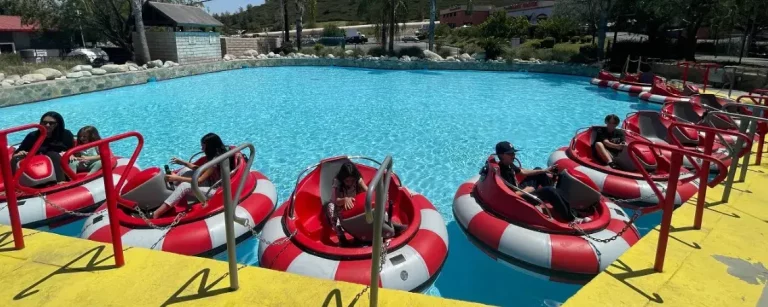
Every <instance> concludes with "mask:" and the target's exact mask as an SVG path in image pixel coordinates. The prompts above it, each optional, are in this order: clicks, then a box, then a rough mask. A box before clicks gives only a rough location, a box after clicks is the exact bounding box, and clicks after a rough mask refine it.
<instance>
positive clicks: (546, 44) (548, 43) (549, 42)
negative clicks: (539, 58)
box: [541, 36, 555, 48]
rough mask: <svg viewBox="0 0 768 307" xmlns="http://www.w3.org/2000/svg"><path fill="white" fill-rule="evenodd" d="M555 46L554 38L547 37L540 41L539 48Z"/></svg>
mask: <svg viewBox="0 0 768 307" xmlns="http://www.w3.org/2000/svg"><path fill="white" fill-rule="evenodd" d="M554 46H555V38H554V37H551V36H550V37H547V38H545V39H543V40H542V41H541V48H552V47H554Z"/></svg>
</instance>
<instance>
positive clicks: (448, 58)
mask: <svg viewBox="0 0 768 307" xmlns="http://www.w3.org/2000/svg"><path fill="white" fill-rule="evenodd" d="M455 59H456V58H454V57H453V56H449V57H447V58H445V60H446V61H453V60H455Z"/></svg>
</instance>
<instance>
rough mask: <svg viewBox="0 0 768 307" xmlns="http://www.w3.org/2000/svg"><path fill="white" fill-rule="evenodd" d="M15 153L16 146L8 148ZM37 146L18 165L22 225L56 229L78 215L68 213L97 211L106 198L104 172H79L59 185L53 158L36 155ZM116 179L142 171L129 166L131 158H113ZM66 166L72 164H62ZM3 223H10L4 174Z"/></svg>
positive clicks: (0, 188)
mask: <svg viewBox="0 0 768 307" xmlns="http://www.w3.org/2000/svg"><path fill="white" fill-rule="evenodd" d="M7 150H8V151H9V154H13V151H14V148H8V149H7ZM36 151H37V149H36V148H33V150H31V151H30V153H29V154H28V155H27V157H26V158H24V159H23V160H21V161H20V162H19V164H18V168H17V171H16V174H15V175H14V181H15V182H17V184H16V194H17V199H18V206H19V216H20V217H21V224H22V226H23V227H26V228H39V227H44V226H47V227H49V228H56V227H60V226H62V225H65V224H67V223H69V222H72V221H73V220H76V219H78V217H77V216H75V215H72V214H69V213H67V211H70V212H75V213H84V214H85V213H90V212H93V211H94V210H96V208H97V207H98V206H99V205H101V204H102V203H103V202H104V201H105V199H106V192H105V191H104V179H103V177H102V171H97V172H94V173H93V174H88V173H87V172H85V173H76V174H75V176H74V177H72V178H70V181H68V182H66V183H62V184H56V171H55V170H54V167H53V163H61V161H52V160H51V158H50V157H48V156H45V155H35V152H36ZM112 159H113V161H112V165H114V168H113V169H112V171H113V178H114V180H115V182H117V181H118V180H120V178H121V176H127V177H130V176H132V175H134V174H136V173H138V172H139V167H138V166H137V165H136V164H133V165H128V164H129V163H128V162H129V159H125V158H117V157H115V158H112ZM62 167H69V166H68V165H62ZM0 191H2V192H0V208H1V209H0V224H5V225H10V223H11V221H10V217H9V214H8V209H7V208H6V207H7V206H8V203H7V202H6V201H7V200H6V195H5V183H4V182H3V179H2V177H1V176H0Z"/></svg>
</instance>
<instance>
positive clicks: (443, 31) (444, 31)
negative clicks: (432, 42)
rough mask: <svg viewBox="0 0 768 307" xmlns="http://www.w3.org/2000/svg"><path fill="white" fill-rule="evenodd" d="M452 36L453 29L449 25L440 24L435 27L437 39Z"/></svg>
mask: <svg viewBox="0 0 768 307" xmlns="http://www.w3.org/2000/svg"><path fill="white" fill-rule="evenodd" d="M449 35H451V27H449V26H448V25H447V24H439V25H437V26H435V37H445V36H449Z"/></svg>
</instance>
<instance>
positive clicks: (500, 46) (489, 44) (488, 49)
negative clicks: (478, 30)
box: [480, 37, 506, 60]
mask: <svg viewBox="0 0 768 307" xmlns="http://www.w3.org/2000/svg"><path fill="white" fill-rule="evenodd" d="M505 44H506V42H505V41H504V39H498V38H493V37H492V38H487V39H484V40H483V41H481V42H480V47H482V48H483V50H484V51H485V59H486V60H495V59H496V58H498V57H499V56H501V55H502V54H503V53H504V45H505Z"/></svg>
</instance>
